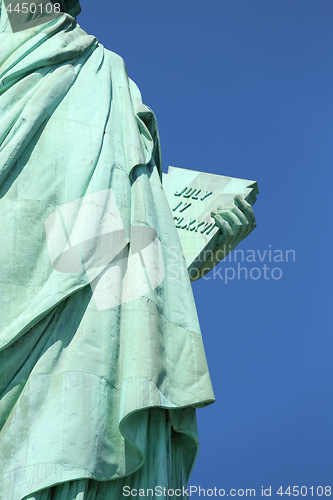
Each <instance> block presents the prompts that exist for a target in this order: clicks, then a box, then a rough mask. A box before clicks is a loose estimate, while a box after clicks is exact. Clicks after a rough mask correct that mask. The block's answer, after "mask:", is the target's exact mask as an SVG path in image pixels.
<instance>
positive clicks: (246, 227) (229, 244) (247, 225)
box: [191, 195, 257, 281]
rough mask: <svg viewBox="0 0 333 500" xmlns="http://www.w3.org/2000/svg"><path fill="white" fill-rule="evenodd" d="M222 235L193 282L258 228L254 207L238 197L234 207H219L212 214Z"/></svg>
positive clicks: (235, 199)
mask: <svg viewBox="0 0 333 500" xmlns="http://www.w3.org/2000/svg"><path fill="white" fill-rule="evenodd" d="M211 217H212V218H213V219H214V221H215V225H216V226H217V227H218V228H219V230H220V234H219V236H218V238H217V244H216V246H215V248H214V249H213V250H212V251H211V253H209V254H208V255H207V259H206V260H205V262H204V263H203V264H202V265H201V266H200V268H199V269H198V270H197V273H196V274H195V275H194V276H193V277H194V279H193V278H192V279H191V281H195V280H196V279H198V278H201V277H203V276H205V275H206V274H207V273H208V272H209V271H210V270H211V269H212V268H213V267H215V266H216V265H217V264H218V263H219V262H221V260H223V259H224V258H225V257H226V256H227V255H228V254H229V253H230V252H231V251H232V250H233V249H234V248H235V247H236V246H237V245H238V243H240V242H241V241H242V240H243V239H244V238H246V237H247V236H248V235H249V234H250V233H251V232H252V231H253V229H254V228H255V227H256V225H257V223H256V219H255V216H254V213H253V210H252V206H251V205H250V204H249V203H248V202H247V201H246V200H244V198H242V197H241V196H239V195H237V196H235V198H234V206H231V207H227V208H220V207H218V208H217V209H216V210H213V211H212V212H211Z"/></svg>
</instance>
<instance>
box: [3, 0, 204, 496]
mask: <svg viewBox="0 0 333 500" xmlns="http://www.w3.org/2000/svg"><path fill="white" fill-rule="evenodd" d="M0 62H1V65H0V197H1V199H0V229H1V242H2V243H1V259H0V293H1V297H2V300H1V311H0V349H1V350H0V398H1V402H0V428H1V431H0V459H1V466H0V470H1V475H2V481H1V483H0V497H1V498H6V499H7V500H21V499H22V498H24V497H26V496H28V495H30V494H33V493H34V492H36V491H40V490H44V489H47V488H50V487H52V486H53V485H57V484H64V483H68V482H71V481H76V480H77V481H79V480H83V479H86V480H99V481H110V480H116V481H117V480H121V478H123V477H128V478H130V477H131V476H133V478H134V479H133V480H135V481H137V480H138V479H137V476H134V475H135V472H136V471H139V470H140V469H142V467H143V466H144V464H145V463H146V462H145V459H147V453H148V455H149V454H150V453H152V448H151V447H149V446H148V444H147V443H148V442H150V443H151V442H152V438H151V433H153V432H155V431H154V430H153V426H148V425H147V422H148V421H150V419H151V418H152V417H151V416H150V413H149V412H150V411H152V409H153V408H161V409H162V408H163V409H164V410H163V412H164V413H163V419H165V421H168V422H169V425H170V429H171V428H172V429H173V430H172V432H173V436H174V437H173V439H176V440H177V443H178V445H177V447H176V448H177V450H178V451H177V453H178V455H175V456H174V458H173V460H174V461H175V463H176V462H177V460H180V459H179V456H183V457H185V458H184V460H183V459H181V460H182V464H183V465H182V471H183V472H182V474H183V475H184V476H185V477H188V475H189V474H190V471H191V468H192V467H193V463H194V460H195V456H196V453H197V446H198V437H197V430H196V422H195V407H198V406H203V405H205V404H209V403H211V402H212V401H213V399H214V396H213V392H212V388H211V383H210V378H209V373H208V368H207V363H206V358H205V353H204V349H203V344H202V338H201V333H200V328H199V324H198V319H197V315H196V310H195V304H194V300H193V295H192V290H191V286H190V282H189V278H188V275H187V269H186V264H185V260H184V257H183V255H182V250H181V246H180V242H179V238H178V235H177V230H176V228H175V226H174V222H173V218H172V214H171V212H170V208H169V206H168V202H167V200H166V197H165V194H164V192H163V188H162V185H161V163H160V147H159V138H158V129H157V124H156V120H155V117H154V115H153V113H152V111H151V110H150V109H149V108H148V107H146V106H145V105H144V104H143V103H142V100H141V95H140V92H139V90H138V89H137V87H136V86H135V84H134V83H133V82H131V81H130V80H129V79H128V76H127V73H126V68H125V65H124V63H123V60H122V59H121V58H120V57H119V56H117V55H116V54H113V53H112V52H109V51H106V50H105V49H104V48H103V46H102V45H100V44H98V42H97V41H96V39H95V38H94V37H90V36H88V35H86V34H85V32H84V31H83V30H81V28H80V27H79V26H77V25H76V22H75V21H74V19H73V18H71V16H69V15H66V14H64V15H63V16H60V17H59V18H58V19H55V20H53V21H51V22H49V23H47V24H45V25H40V26H37V27H36V28H33V29H29V30H26V31H24V32H20V33H15V34H13V33H11V30H10V26H9V24H8V21H7V19H6V13H5V11H4V6H3V5H2V10H1V19H0ZM115 228H116V229H117V231H118V232H117V235H118V236H116V234H115V231H114V230H115ZM137 228H139V229H137ZM112 231H113V232H112ZM135 231H136V232H135ZM138 231H139V232H138ZM140 231H141V233H142V234H149V235H150V234H153V235H154V240H153V241H151V244H150V245H148V247H147V248H146V247H142V248H141V247H140V248H139V250H135V245H136V246H137V245H138V243H137V242H136V241H134V240H133V235H134V234H141V233H140ZM109 235H111V236H110V237H109ZM112 235H113V236H112ZM117 238H118V239H117ZM142 238H143V237H142ZM139 240H140V238H139ZM105 241H106V242H107V245H108V246H106V247H105V249H104V247H103V252H102V257H100V253H101V251H100V250H101V245H104V243H105ZM140 241H141V240H140ZM87 242H88V243H87ZM149 242H150V240H149ZM140 244H141V243H140ZM117 245H120V246H119V248H118V247H117ZM55 250H57V252H58V253H57V252H56V251H55ZM116 250H117V251H116ZM118 250H119V251H120V250H121V252H125V254H124V255H125V257H124V255H123V254H121V255H123V257H122V258H120V257H119V255H120V254H119V255H118V260H117V259H116V257H117V255H116V254H117V252H118ZM66 252H67V253H66ZM53 253H54V254H55V255H59V257H58V258H56V259H53V257H52V256H53ZM65 254H66V255H69V256H70V257H68V259H67V260H66V259H65V260H66V262H65V264H64V265H63V260H64V258H62V255H65ZM105 255H106V256H107V257H105ZM66 258H67V257H66ZM61 259H62V260H61ZM68 266H69V267H68ZM71 266H72V267H71ZM165 415H168V416H167V417H166V416H165ZM149 436H150V437H149ZM161 453H162V452H161ZM177 457H178V458H177ZM159 459H160V460H163V456H161V457H160V458H159ZM159 470H162V468H161V467H160V469H159ZM156 474H157V477H155V480H156V481H157V480H158V479H160V480H161V481H163V482H165V481H167V479H165V477H164V476H163V475H161V474H162V473H161V472H159V473H156ZM170 474H171V473H170ZM151 476H154V474H151ZM162 476H163V477H162ZM145 477H146V476H145V473H143V474H142V480H144V478H145ZM169 479H170V478H169ZM140 480H141V479H140ZM129 481H130V480H129ZM170 481H171V479H170ZM112 484H115V483H112ZM162 486H163V485H162Z"/></svg>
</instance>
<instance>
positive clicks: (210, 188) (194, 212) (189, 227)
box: [163, 167, 259, 281]
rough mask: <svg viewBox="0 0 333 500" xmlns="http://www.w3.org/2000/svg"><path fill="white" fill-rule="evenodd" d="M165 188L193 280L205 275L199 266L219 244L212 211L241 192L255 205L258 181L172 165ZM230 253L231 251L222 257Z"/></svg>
mask: <svg viewBox="0 0 333 500" xmlns="http://www.w3.org/2000/svg"><path fill="white" fill-rule="evenodd" d="M163 187H164V190H165V193H166V196H167V199H168V202H169V205H170V208H171V210H172V214H173V218H174V221H175V224H176V228H177V230H178V234H179V238H180V241H181V244H182V247H183V251H184V256H185V260H186V264H187V268H188V271H189V274H190V277H191V280H192V281H195V280H196V279H198V278H200V277H202V276H203V274H202V273H199V272H198V270H199V269H200V267H201V266H202V265H203V264H204V263H205V261H207V258H208V257H209V256H210V255H211V254H212V252H216V249H217V248H218V247H219V241H218V238H219V235H220V230H219V229H218V228H217V227H216V225H215V222H214V219H213V218H212V217H211V211H212V210H214V209H216V208H218V207H223V208H224V207H226V208H227V207H231V206H232V205H234V198H235V196H236V195H241V196H242V197H243V198H244V199H245V200H246V201H247V202H248V203H250V205H253V204H254V203H255V201H256V199H257V198H256V195H257V194H258V193H259V190H258V186H257V183H256V182H255V181H251V180H246V179H237V178H235V177H227V176H225V175H215V174H208V173H206V172H198V171H196V170H187V169H184V168H178V167H169V170H168V173H167V174H163ZM230 250H232V248H230V249H229V251H230ZM227 253H229V252H226V253H224V255H223V256H224V257H225V255H226V254H227ZM219 260H222V259H219ZM214 265H215V264H214ZM211 267H214V266H213V265H212V266H211ZM207 269H208V268H207Z"/></svg>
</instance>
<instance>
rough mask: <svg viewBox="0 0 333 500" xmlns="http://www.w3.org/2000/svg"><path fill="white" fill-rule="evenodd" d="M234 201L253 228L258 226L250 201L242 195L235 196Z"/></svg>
mask: <svg viewBox="0 0 333 500" xmlns="http://www.w3.org/2000/svg"><path fill="white" fill-rule="evenodd" d="M234 203H235V205H236V207H238V208H239V209H240V210H241V211H242V212H243V214H244V215H245V217H246V219H247V221H248V223H249V225H250V226H251V228H252V229H253V228H254V227H256V225H257V223H256V218H255V216H254V213H253V210H252V207H251V205H250V203H248V202H247V201H246V200H244V198H242V197H241V196H240V195H237V196H235V198H234Z"/></svg>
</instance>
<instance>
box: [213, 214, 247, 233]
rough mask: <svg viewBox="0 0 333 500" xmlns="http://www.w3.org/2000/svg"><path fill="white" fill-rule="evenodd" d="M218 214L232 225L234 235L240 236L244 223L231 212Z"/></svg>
mask: <svg viewBox="0 0 333 500" xmlns="http://www.w3.org/2000/svg"><path fill="white" fill-rule="evenodd" d="M218 214H219V216H220V217H222V219H224V220H225V221H227V222H228V223H229V224H230V227H231V229H232V230H233V232H234V234H238V233H239V232H240V230H241V228H242V222H241V221H240V219H239V218H238V217H237V215H235V214H234V213H233V212H232V211H231V210H229V209H225V210H218Z"/></svg>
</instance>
